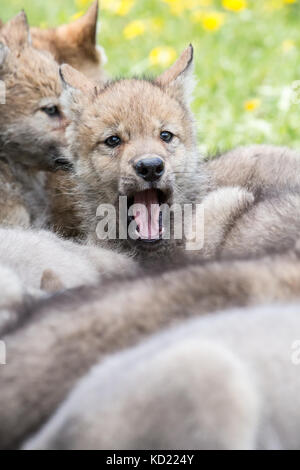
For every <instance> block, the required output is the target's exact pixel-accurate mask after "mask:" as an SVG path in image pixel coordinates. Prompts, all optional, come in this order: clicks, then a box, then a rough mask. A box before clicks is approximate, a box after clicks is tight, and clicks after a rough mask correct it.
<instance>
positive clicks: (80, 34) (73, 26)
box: [56, 0, 98, 49]
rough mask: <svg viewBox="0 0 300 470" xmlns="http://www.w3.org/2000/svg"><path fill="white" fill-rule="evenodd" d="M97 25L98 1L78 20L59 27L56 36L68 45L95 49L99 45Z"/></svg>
mask: <svg viewBox="0 0 300 470" xmlns="http://www.w3.org/2000/svg"><path fill="white" fill-rule="evenodd" d="M97 24H98V0H97V1H95V2H94V3H93V4H92V5H91V6H90V8H89V9H88V11H87V12H86V14H85V15H83V16H81V17H80V18H78V20H76V21H73V23H70V24H66V25H62V26H59V27H58V28H57V33H56V34H57V35H58V36H59V37H60V38H62V39H64V40H66V41H67V42H68V43H71V44H76V45H77V46H82V47H84V48H87V49H90V48H92V49H94V48H95V46H96V43H97Z"/></svg>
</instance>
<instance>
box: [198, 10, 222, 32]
mask: <svg viewBox="0 0 300 470" xmlns="http://www.w3.org/2000/svg"><path fill="white" fill-rule="evenodd" d="M199 21H200V22H201V23H202V26H203V28H204V29H206V30H207V31H218V29H220V28H221V26H222V25H223V23H224V21H225V18H224V15H223V14H222V13H219V12H218V11H212V12H208V13H203V15H199Z"/></svg>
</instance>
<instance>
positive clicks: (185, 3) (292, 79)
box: [0, 0, 300, 154]
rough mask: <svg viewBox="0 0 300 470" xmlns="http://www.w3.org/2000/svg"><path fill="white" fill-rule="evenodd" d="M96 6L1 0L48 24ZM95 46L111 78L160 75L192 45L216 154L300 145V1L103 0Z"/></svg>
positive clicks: (201, 125)
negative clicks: (240, 148) (252, 145)
mask: <svg viewBox="0 0 300 470" xmlns="http://www.w3.org/2000/svg"><path fill="white" fill-rule="evenodd" d="M90 3H91V2H90V1H89V0H63V1H61V0H51V1H48V2H45V0H10V1H9V2H6V0H1V4H0V18H1V19H2V20H4V21H6V20H7V19H9V18H10V17H12V16H13V15H14V14H16V13H17V12H18V11H20V9H22V8H24V9H25V11H26V13H27V15H28V18H29V21H30V23H31V24H32V25H36V26H40V27H42V28H45V27H50V26H56V25H58V24H61V23H66V22H70V21H72V20H74V19H76V18H78V17H79V16H80V15H82V14H83V13H84V12H85V11H86V9H87V8H88V6H89V4H90ZM100 3H101V5H100V17H99V18H100V28H99V32H98V42H99V44H101V45H102V46H103V47H104V49H105V51H106V55H107V57H108V63H107V65H106V70H107V71H108V73H109V74H110V75H111V76H112V77H116V76H130V75H132V74H134V75H144V74H147V75H154V74H156V73H158V72H160V71H161V70H163V69H164V68H165V67H167V66H169V65H170V64H171V63H172V62H173V61H174V60H175V59H176V57H177V55H178V54H179V53H180V52H181V51H182V50H183V49H184V48H185V47H186V46H187V45H188V44H189V43H192V44H193V45H194V48H195V73H196V78H197V87H196V90H195V94H194V96H195V99H194V103H193V109H194V112H195V116H196V120H197V126H198V137H199V145H200V148H201V150H202V152H203V153H204V154H212V153H214V152H217V151H223V150H226V149H228V148H231V147H234V146H237V145H242V144H249V143H254V142H256V143H273V144H277V145H289V146H291V147H294V148H299V149H300V1H299V0H260V1H259V0H256V1H255V0H101V2H100Z"/></svg>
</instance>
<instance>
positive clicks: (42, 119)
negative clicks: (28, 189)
mask: <svg viewBox="0 0 300 470" xmlns="http://www.w3.org/2000/svg"><path fill="white" fill-rule="evenodd" d="M0 80H1V98H2V99H3V98H4V103H3V104H0V144H1V145H0V154H1V156H5V157H9V158H12V159H14V160H16V161H19V162H21V163H23V164H25V165H28V166H31V167H34V168H37V169H44V170H56V169H59V168H63V169H67V168H68V166H69V162H68V160H66V155H67V146H66V138H65V129H66V126H67V124H68V121H67V119H66V118H65V116H64V114H63V112H62V110H61V106H60V104H59V97H60V94H61V91H62V88H61V81H60V79H59V68H58V65H57V63H56V62H55V61H54V60H53V58H52V57H51V56H50V54H48V53H42V52H41V51H37V50H35V49H34V48H33V47H32V46H31V43H30V34H29V27H28V23H27V19H26V16H25V14H24V13H23V12H22V13H20V14H19V15H17V16H16V17H15V18H13V19H12V20H11V21H10V22H8V23H7V24H6V25H4V26H3V27H2V28H1V30H0Z"/></svg>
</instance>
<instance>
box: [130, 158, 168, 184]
mask: <svg viewBox="0 0 300 470" xmlns="http://www.w3.org/2000/svg"><path fill="white" fill-rule="evenodd" d="M134 169H135V171H136V174H137V175H138V176H140V177H141V178H143V179H144V180H145V181H149V182H151V183H153V182H154V181H158V180H159V179H160V178H161V177H162V175H163V174H164V172H165V163H164V161H163V160H162V159H161V158H159V157H146V158H142V159H141V160H139V161H138V162H137V163H136V164H135V165H134Z"/></svg>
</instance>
